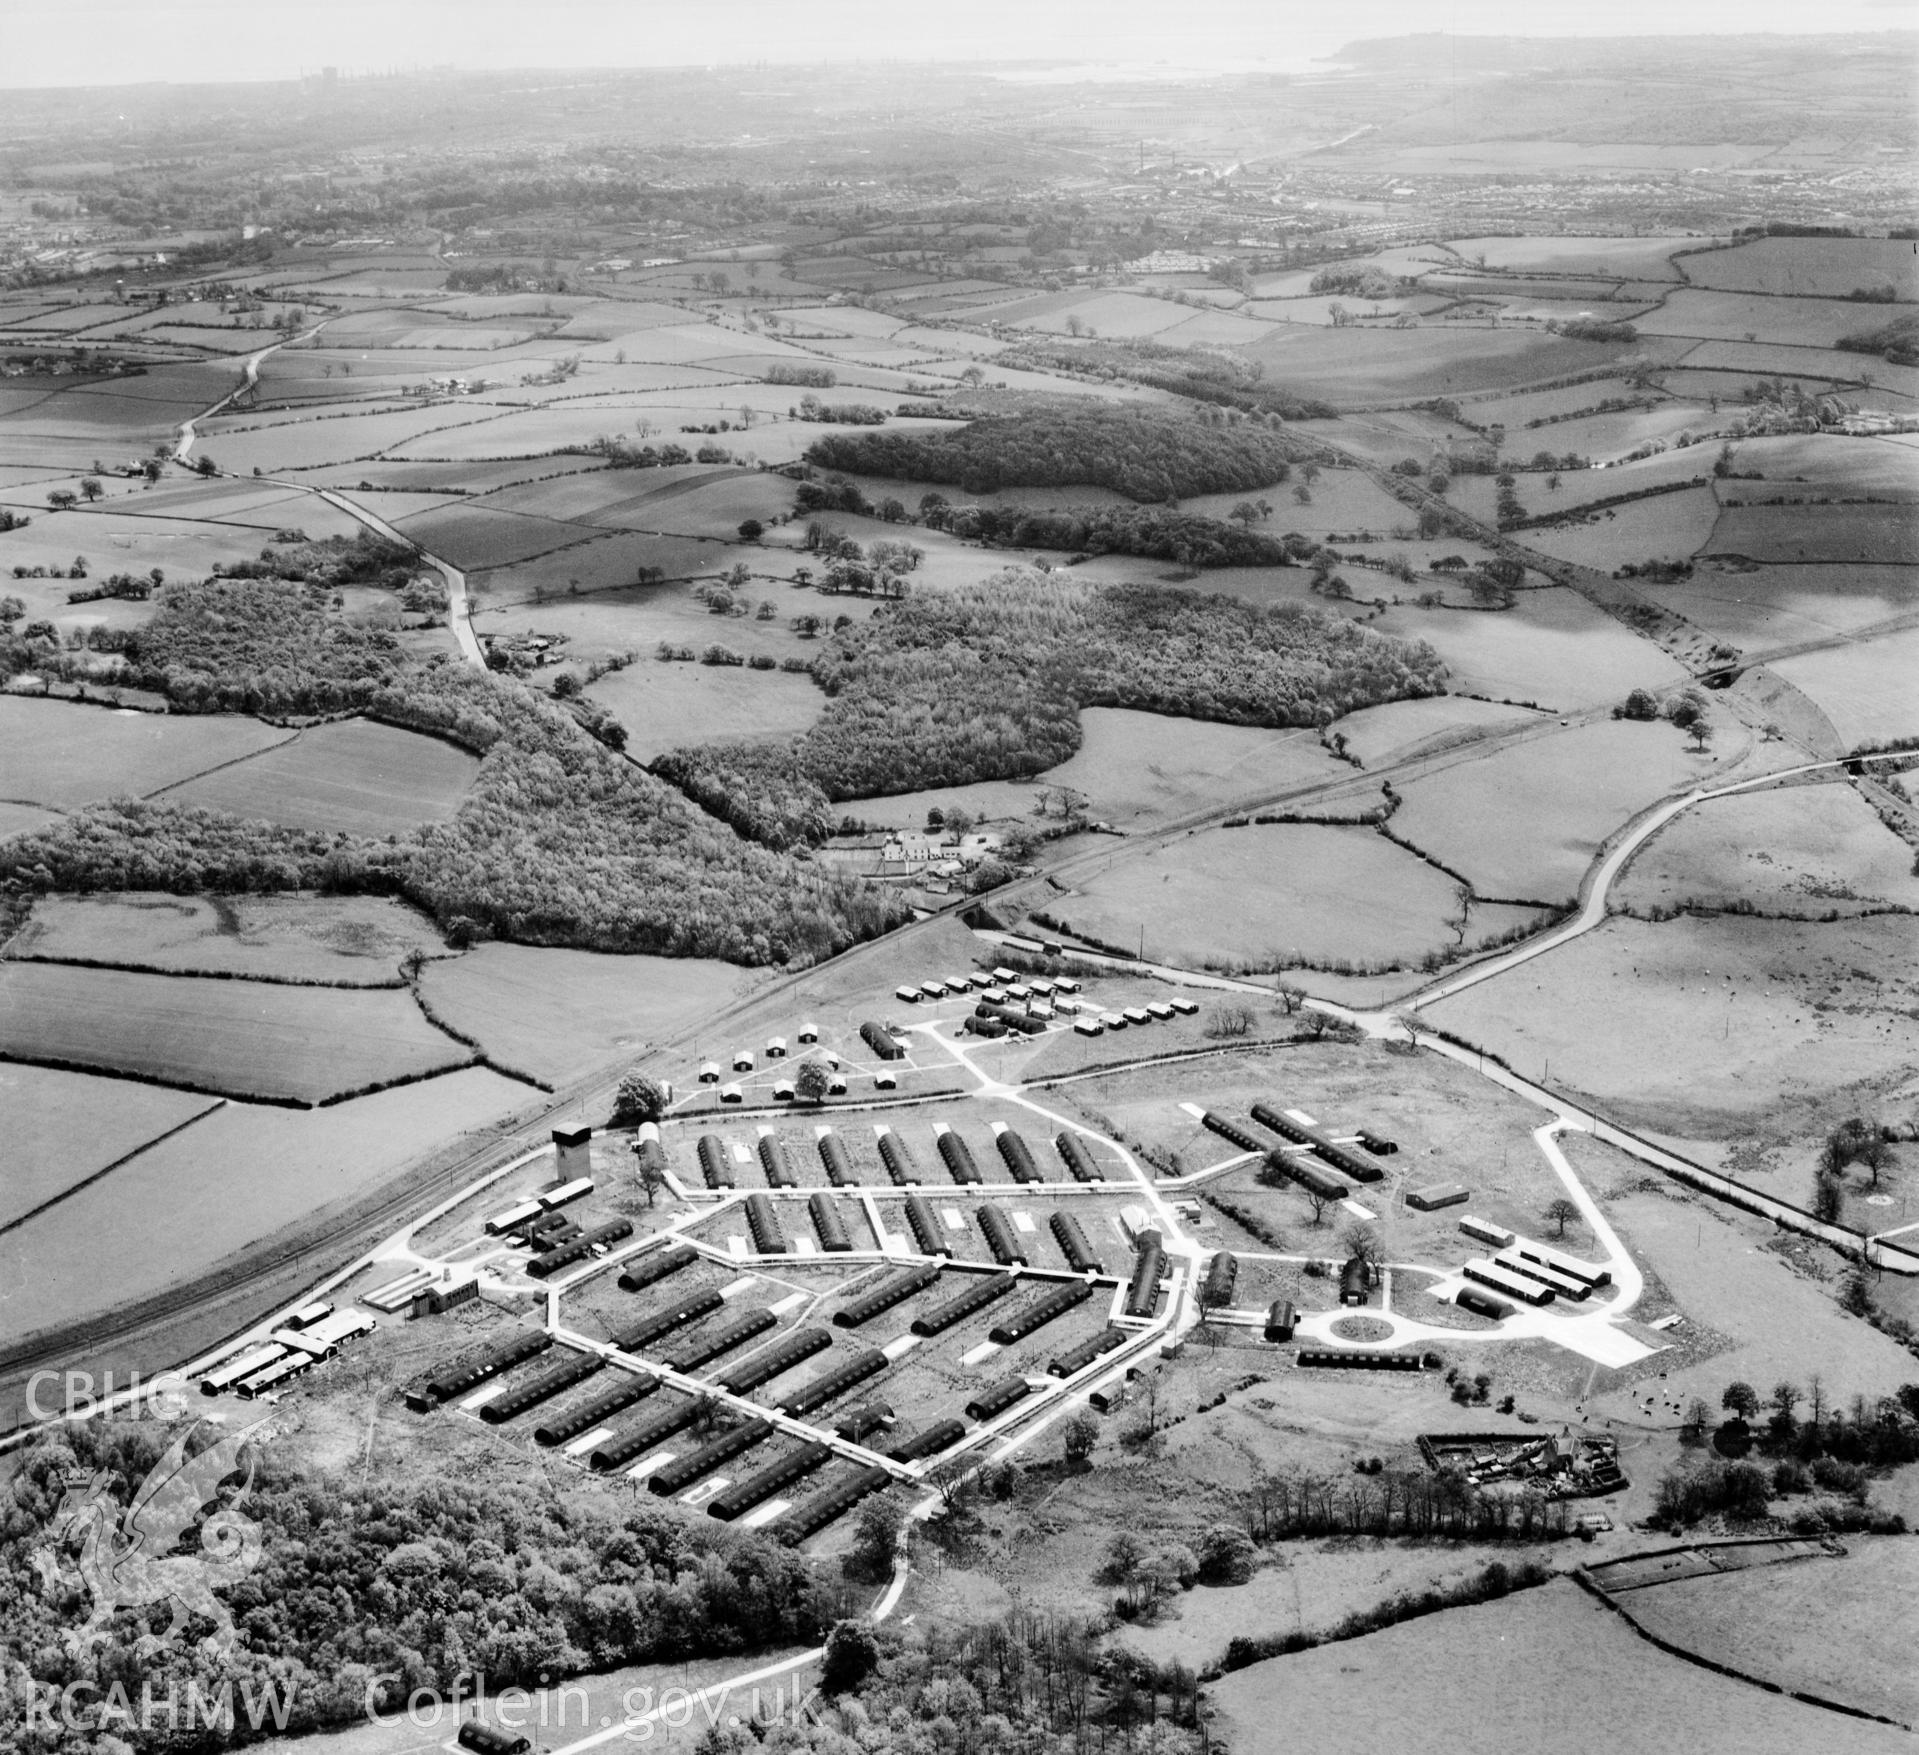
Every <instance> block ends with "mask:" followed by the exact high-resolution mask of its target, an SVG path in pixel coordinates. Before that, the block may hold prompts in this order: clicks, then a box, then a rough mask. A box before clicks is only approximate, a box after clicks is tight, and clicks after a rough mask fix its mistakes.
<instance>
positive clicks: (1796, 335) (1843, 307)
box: [1634, 288, 1878, 347]
mask: <svg viewBox="0 0 1919 1755" xmlns="http://www.w3.org/2000/svg"><path fill="white" fill-rule="evenodd" d="M1877 308H1878V307H1875V306H1872V305H1858V304H1851V303H1848V302H1847V301H1846V300H1844V299H1814V298H1790V299H1778V298H1767V297H1765V296H1763V295H1761V294H1758V293H1742V292H1731V291H1707V290H1704V289H1700V290H1694V289H1692V288H1686V289H1683V290H1681V291H1677V292H1673V293H1669V294H1668V295H1667V297H1666V301H1665V303H1664V304H1663V305H1661V306H1660V307H1659V309H1658V310H1656V311H1648V312H1647V313H1646V314H1645V315H1644V316H1643V317H1640V318H1638V319H1636V320H1635V323H1634V327H1635V328H1637V329H1638V330H1639V332H1640V333H1641V334H1642V335H1691V336H1698V337H1699V338H1700V339H1701V340H1705V341H1759V342H1768V341H1771V342H1781V343H1784V344H1786V345H1788V346H1792V347H1831V346H1832V344H1833V343H1834V342H1835V341H1837V340H1838V339H1839V337H1840V336H1842V335H1853V334H1856V333H1857V332H1858V331H1859V330H1861V329H1871V328H1873V327H1875V326H1876V325H1875V322H1874V319H1873V316H1872V313H1873V311H1874V310H1875V309H1877Z"/></svg>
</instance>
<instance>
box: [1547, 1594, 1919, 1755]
mask: <svg viewBox="0 0 1919 1755" xmlns="http://www.w3.org/2000/svg"><path fill="white" fill-rule="evenodd" d="M1569 1576H1570V1577H1571V1578H1572V1581H1573V1583H1575V1584H1576V1585H1578V1586H1579V1587H1580V1589H1581V1590H1583V1591H1585V1592H1586V1594H1587V1595H1588V1596H1591V1597H1594V1598H1596V1599H1597V1600H1598V1601H1599V1602H1602V1603H1604V1604H1605V1605H1606V1607H1607V1608H1609V1609H1610V1610H1612V1612H1613V1613H1614V1614H1615V1615H1617V1616H1618V1617H1619V1618H1620V1620H1622V1621H1624V1622H1625V1623H1626V1625H1627V1626H1628V1627H1630V1628H1631V1629H1632V1630H1633V1632H1635V1633H1636V1634H1638V1635H1639V1637H1640V1638H1641V1639H1643V1640H1644V1641H1645V1642H1646V1643H1647V1644H1648V1645H1650V1646H1653V1647H1654V1648H1656V1649H1657V1650H1659V1651H1663V1652H1664V1653H1665V1654H1666V1655H1667V1656H1668V1657H1674V1658H1678V1659H1679V1660H1680V1661H1681V1662H1682V1663H1688V1664H1696V1665H1698V1666H1699V1668H1700V1669H1702V1670H1711V1671H1712V1672H1713V1673H1714V1674H1715V1675H1719V1676H1725V1677H1728V1678H1730V1679H1731V1680H1732V1681H1735V1682H1744V1683H1746V1684H1747V1685H1748V1686H1750V1687H1754V1688H1763V1689H1765V1691H1766V1692H1767V1693H1768V1694H1783V1695H1785V1696H1786V1697H1787V1698H1788V1699H1791V1700H1797V1701H1800V1702H1802V1703H1803V1704H1805V1705H1807V1706H1817V1707H1822V1708H1824V1710H1825V1711H1827V1712H1837V1713H1841V1714H1843V1715H1844V1716H1845V1717H1847V1718H1862V1719H1865V1720H1867V1721H1868V1722H1870V1723H1872V1724H1880V1725H1891V1726H1892V1727H1893V1728H1894V1729H1895V1730H1901V1731H1914V1730H1919V1726H1914V1725H1909V1724H1907V1723H1906V1722H1905V1721H1904V1720H1903V1719H1897V1718H1888V1717H1886V1715H1885V1714H1884V1713H1879V1712H1868V1711H1866V1709H1865V1708H1864V1707H1862V1706H1848V1705H1847V1704H1846V1703H1845V1702H1844V1701H1843V1700H1828V1699H1827V1698H1826V1697H1825V1696H1824V1695H1823V1694H1813V1693H1810V1692H1809V1691H1807V1690H1806V1689H1803V1688H1788V1687H1786V1686H1785V1685H1784V1684H1783V1683H1780V1682H1774V1681H1770V1680H1768V1679H1767V1678H1766V1677H1764V1676H1755V1675H1753V1674H1752V1672H1751V1671H1749V1670H1740V1669H1735V1668H1734V1667H1733V1666H1732V1665H1731V1664H1727V1663H1721V1662H1720V1661H1719V1659H1717V1658H1709V1657H1707V1656H1706V1655H1705V1654H1704V1653H1703V1652H1696V1651H1688V1650H1687V1649H1686V1648H1685V1647H1684V1646H1683V1645H1675V1644H1674V1643H1673V1642H1672V1641H1671V1640H1670V1639H1663V1638H1661V1637H1660V1636H1659V1635H1658V1634H1657V1633H1654V1632H1653V1631H1652V1630H1651V1628H1649V1627H1647V1626H1645V1625H1644V1624H1643V1623H1642V1622H1641V1621H1640V1620H1639V1619H1638V1617H1637V1616H1635V1615H1634V1614H1633V1612H1632V1611H1631V1610H1630V1609H1628V1608H1627V1607H1626V1605H1625V1604H1624V1603H1622V1602H1620V1601H1619V1600H1618V1599H1617V1598H1616V1597H1614V1596H1613V1595H1612V1593H1611V1592H1609V1591H1608V1590H1606V1589H1605V1587H1604V1586H1603V1585H1601V1584H1600V1583H1599V1582H1598V1581H1597V1580H1596V1579H1594V1578H1591V1577H1590V1576H1588V1574H1587V1571H1586V1568H1585V1567H1583V1566H1580V1567H1576V1568H1575V1569H1574V1570H1573V1572H1572V1573H1571V1574H1570V1575H1569Z"/></svg>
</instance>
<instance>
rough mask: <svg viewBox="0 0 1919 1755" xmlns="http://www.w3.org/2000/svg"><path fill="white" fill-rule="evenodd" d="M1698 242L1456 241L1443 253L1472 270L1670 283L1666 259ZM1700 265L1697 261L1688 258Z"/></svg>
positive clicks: (1677, 238) (1675, 274) (1675, 275)
mask: <svg viewBox="0 0 1919 1755" xmlns="http://www.w3.org/2000/svg"><path fill="white" fill-rule="evenodd" d="M1698 242H1699V240H1698V239H1696V238H1689V237H1684V236H1680V235H1674V236H1671V237H1664V238H1658V237H1643V238H1579V237H1568V238H1559V237H1541V238H1454V239H1452V240H1451V241H1450V242H1449V243H1448V244H1447V245H1446V246H1445V250H1444V252H1437V251H1435V252H1432V253H1433V254H1447V255H1451V256H1456V257H1457V258H1458V259H1459V260H1460V262H1461V263H1463V264H1466V265H1472V264H1475V263H1478V262H1479V261H1480V260H1481V259H1482V258H1483V259H1484V261H1485V264H1486V266H1487V267H1488V268H1522V269H1534V270H1537V271H1538V272H1540V273H1544V274H1606V275H1615V274H1616V275H1625V276H1630V277H1632V278H1634V279H1638V280H1674V279H1677V278H1678V271H1677V270H1676V269H1675V268H1674V267H1673V266H1672V264H1671V262H1670V261H1669V260H1668V258H1669V257H1670V256H1671V254H1672V252H1673V251H1674V250H1679V249H1684V248H1687V247H1688V246H1691V245H1695V244H1697V243H1698ZM1691 260H1692V261H1698V260H1699V258H1697V257H1694V258H1691Z"/></svg>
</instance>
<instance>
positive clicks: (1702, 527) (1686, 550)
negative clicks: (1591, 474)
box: [1521, 471, 1721, 572]
mask: <svg viewBox="0 0 1919 1755" xmlns="http://www.w3.org/2000/svg"><path fill="white" fill-rule="evenodd" d="M1688 473H1691V471H1688ZM1594 497H1595V498H1597V497H1598V494H1597V490H1595V494H1594ZM1720 517H1721V511H1720V506H1719V501H1718V499H1717V498H1716V497H1715V496H1714V494H1713V490H1712V489H1711V488H1709V487H1696V488H1687V489H1685V490H1683V491H1682V492H1680V493H1676V494H1656V495H1654V496H1653V497H1652V498H1651V499H1645V500H1634V501H1632V502H1630V503H1629V504H1627V505H1624V506H1609V507H1607V508H1606V509H1605V510H1604V511H1600V512H1593V513H1589V514H1587V516H1586V517H1585V519H1583V520H1582V521H1581V522H1579V523H1576V524H1565V525H1544V526H1541V527H1540V528H1538V529H1536V530H1528V531H1525V532H1523V533H1522V535H1521V540H1522V541H1524V542H1525V544H1526V546H1527V547H1528V548H1536V549H1538V550H1540V551H1541V552H1542V553H1544V554H1549V555H1553V556H1556V557H1557V558H1558V559H1560V560H1562V561H1577V562H1579V563H1580V565H1582V566H1587V567H1597V568H1599V569H1601V570H1602V571H1605V572H1610V571H1612V570H1613V569H1614V568H1617V567H1623V566H1626V565H1632V566H1635V567H1636V566H1640V565H1642V564H1643V563H1644V562H1646V561H1653V560H1659V561H1683V560H1685V559H1687V558H1688V557H1690V556H1692V555H1695V554H1697V553H1698V552H1699V551H1700V550H1701V549H1702V548H1704V547H1706V546H1707V545H1708V544H1709V543H1710V542H1711V541H1712V538H1713V533H1714V530H1715V529H1716V528H1717V526H1718V523H1719V519H1720Z"/></svg>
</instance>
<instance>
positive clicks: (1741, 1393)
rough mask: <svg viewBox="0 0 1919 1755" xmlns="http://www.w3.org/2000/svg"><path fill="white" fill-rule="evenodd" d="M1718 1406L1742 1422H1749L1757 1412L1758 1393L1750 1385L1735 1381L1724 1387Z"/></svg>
mask: <svg viewBox="0 0 1919 1755" xmlns="http://www.w3.org/2000/svg"><path fill="white" fill-rule="evenodd" d="M1719 1405H1720V1406H1721V1407H1722V1408H1724V1409H1725V1410H1726V1411H1727V1412H1728V1413H1730V1414H1737V1415H1738V1416H1739V1418H1740V1419H1742V1420H1750V1419H1751V1418H1752V1417H1753V1415H1754V1414H1756V1413H1758V1411H1759V1392H1758V1391H1757V1390H1756V1389H1754V1388H1753V1386H1752V1385H1751V1384H1750V1383H1745V1382H1741V1381H1735V1382H1733V1383H1729V1384H1727V1385H1726V1390H1725V1393H1724V1394H1723V1395H1722V1396H1720V1398H1719Z"/></svg>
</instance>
